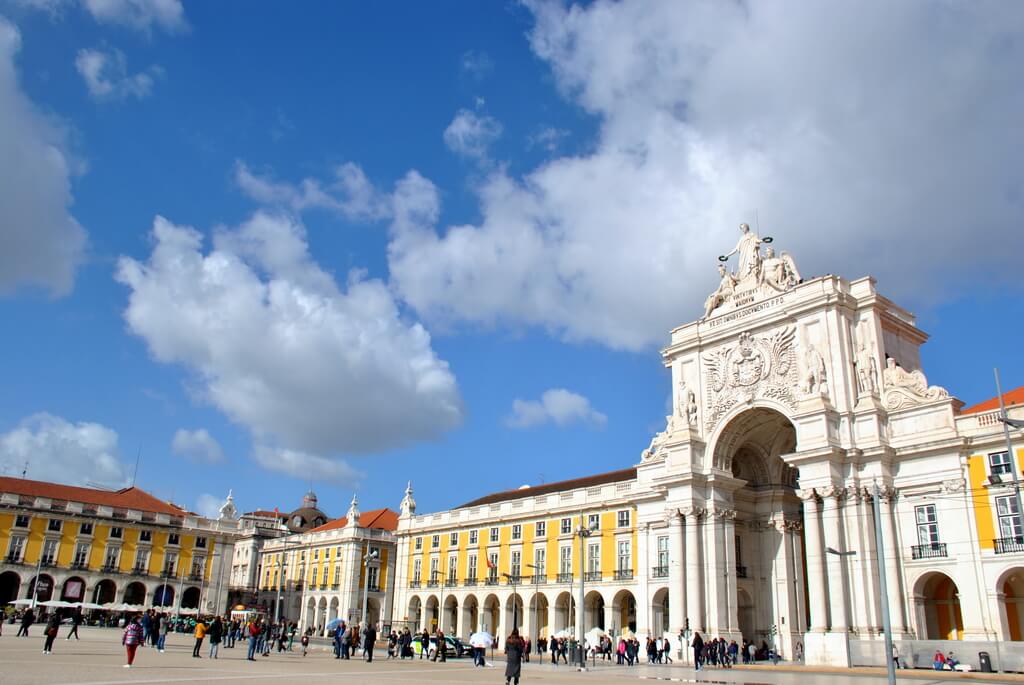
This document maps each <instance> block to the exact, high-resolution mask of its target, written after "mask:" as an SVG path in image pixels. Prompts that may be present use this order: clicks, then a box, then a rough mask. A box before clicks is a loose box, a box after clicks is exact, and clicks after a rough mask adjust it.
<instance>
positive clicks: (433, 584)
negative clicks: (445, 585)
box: [427, 580, 438, 587]
mask: <svg viewBox="0 0 1024 685" xmlns="http://www.w3.org/2000/svg"><path fill="white" fill-rule="evenodd" d="M437 585H438V583H437V581H436V580H428V581H427V587H437Z"/></svg>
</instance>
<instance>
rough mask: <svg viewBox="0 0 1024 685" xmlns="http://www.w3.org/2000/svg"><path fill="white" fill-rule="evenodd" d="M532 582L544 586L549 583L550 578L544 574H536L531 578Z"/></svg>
mask: <svg viewBox="0 0 1024 685" xmlns="http://www.w3.org/2000/svg"><path fill="white" fill-rule="evenodd" d="M530 582H531V583H533V584H534V585H544V584H545V583H547V582H548V577H547V575H545V574H543V573H534V574H533V576H532V577H531V578H530Z"/></svg>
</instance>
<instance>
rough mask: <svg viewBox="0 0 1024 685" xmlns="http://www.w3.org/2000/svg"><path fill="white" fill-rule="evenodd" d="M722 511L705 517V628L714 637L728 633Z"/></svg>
mask: <svg viewBox="0 0 1024 685" xmlns="http://www.w3.org/2000/svg"><path fill="white" fill-rule="evenodd" d="M724 514H725V512H724V510H722V509H715V510H713V511H709V512H708V513H707V515H706V516H705V517H704V526H703V528H704V531H703V536H704V552H705V554H706V557H705V563H704V566H705V568H706V569H707V577H706V585H705V587H706V588H707V600H706V601H707V603H706V605H705V612H706V615H705V619H704V628H705V629H706V630H707V631H708V632H709V633H711V634H712V635H719V634H721V633H724V632H725V631H726V623H727V619H726V614H727V613H728V607H727V606H726V597H727V594H726V589H725V587H726V583H725V549H724V547H723V545H724V544H725V540H724V539H723V538H724V537H725V526H724V525H723V516H724Z"/></svg>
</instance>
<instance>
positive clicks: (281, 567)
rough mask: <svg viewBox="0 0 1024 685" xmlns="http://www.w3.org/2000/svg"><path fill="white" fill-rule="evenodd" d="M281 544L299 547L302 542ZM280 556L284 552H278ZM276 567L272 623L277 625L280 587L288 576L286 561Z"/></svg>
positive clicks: (279, 610)
mask: <svg viewBox="0 0 1024 685" xmlns="http://www.w3.org/2000/svg"><path fill="white" fill-rule="evenodd" d="M281 544H282V545H283V546H284V547H288V546H289V545H291V546H296V545H301V544H302V541H301V540H281ZM280 554H285V552H280ZM277 566H278V569H279V571H278V576H277V597H276V599H275V600H274V623H277V622H278V620H280V612H281V585H282V583H284V582H285V576H286V575H287V574H288V561H287V560H285V561H283V562H278V564H277Z"/></svg>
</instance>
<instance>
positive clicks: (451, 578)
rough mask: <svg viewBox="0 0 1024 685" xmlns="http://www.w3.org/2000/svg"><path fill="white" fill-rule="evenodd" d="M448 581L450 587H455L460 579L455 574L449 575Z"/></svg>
mask: <svg viewBox="0 0 1024 685" xmlns="http://www.w3.org/2000/svg"><path fill="white" fill-rule="evenodd" d="M447 582H448V586H449V587H455V586H456V585H458V584H459V579H458V578H457V577H455V576H448V581H447Z"/></svg>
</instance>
